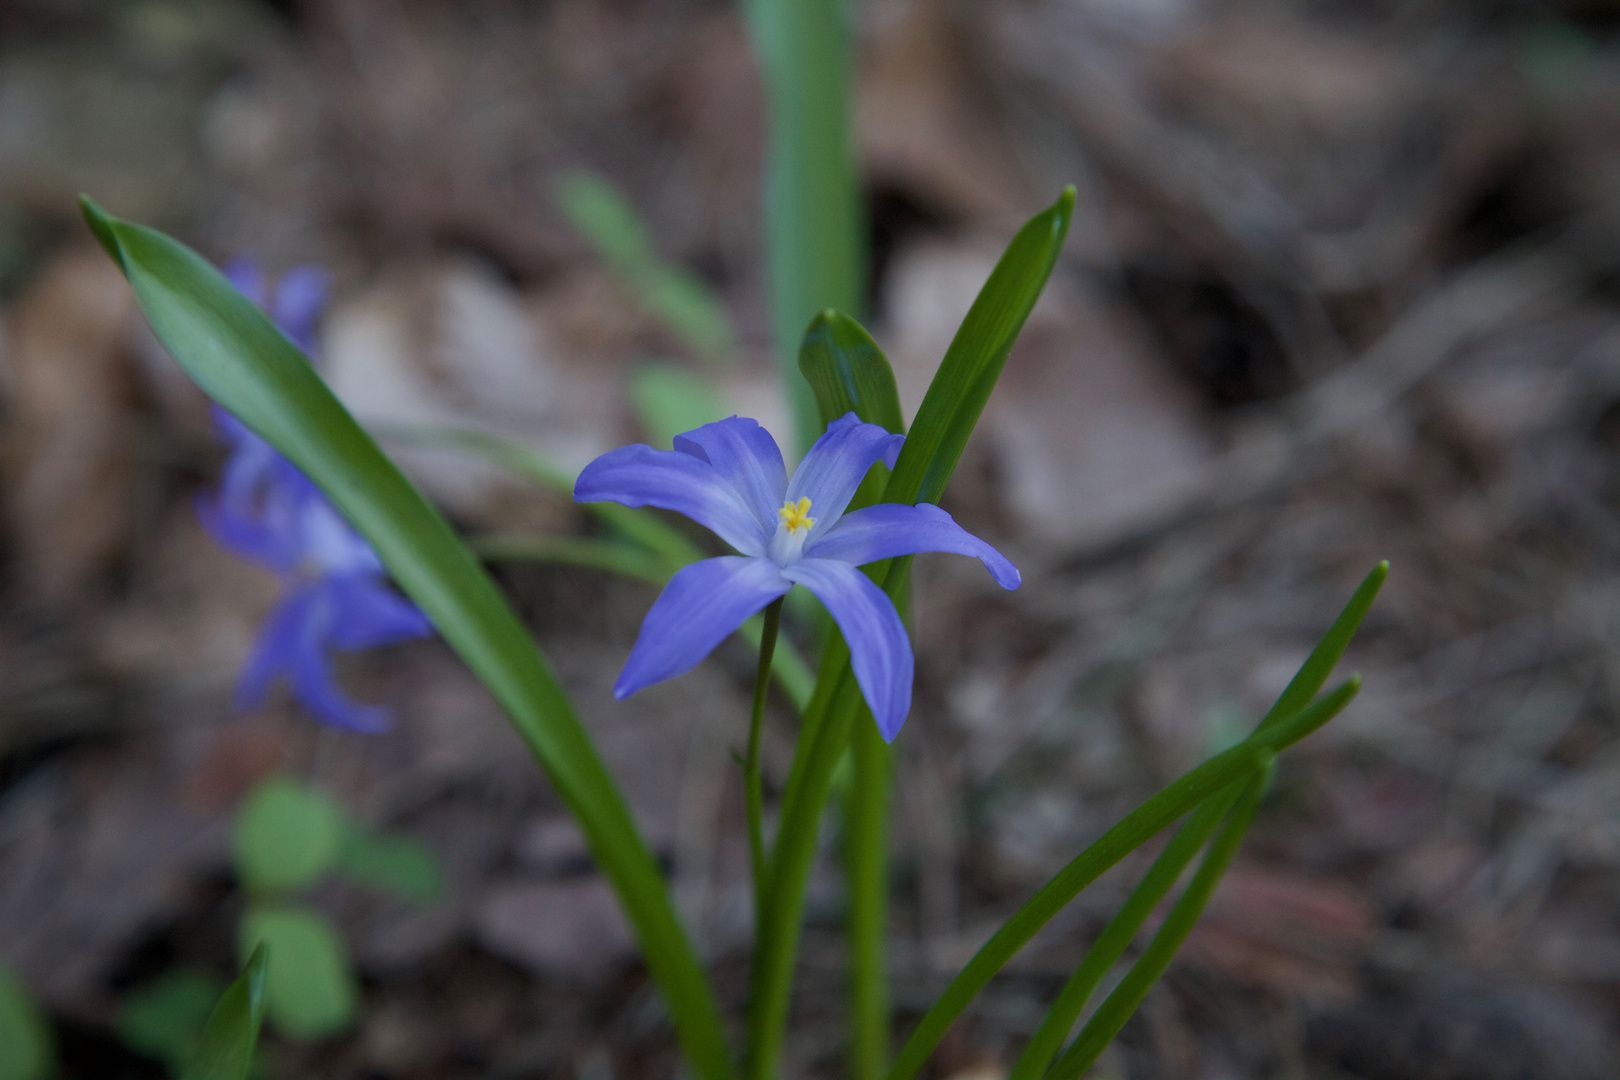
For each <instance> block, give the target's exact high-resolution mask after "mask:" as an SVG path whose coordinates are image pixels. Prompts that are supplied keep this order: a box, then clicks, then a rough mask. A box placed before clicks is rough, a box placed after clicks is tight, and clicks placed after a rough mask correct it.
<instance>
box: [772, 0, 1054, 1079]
mask: <svg viewBox="0 0 1620 1080" xmlns="http://www.w3.org/2000/svg"><path fill="white" fill-rule="evenodd" d="M755 4H756V7H755V12H756V19H757V18H759V17H761V14H760V13H762V12H763V13H765V15H766V16H768V17H769V18H773V19H774V18H779V17H781V18H785V17H786V14H785V11H784V8H785V9H786V11H795V10H797V9H798V8H799V7H801V6H802V7H805V8H819V7H820V6H821V5H819V4H804V5H797V4H788V5H782V4H779V3H778V2H777V0H755ZM1073 211H1074V189H1073V188H1068V189H1066V190H1065V191H1064V192H1063V194H1062V195H1061V196H1060V197H1059V198H1058V201H1057V202H1056V203H1055V204H1054V205H1053V206H1052V207H1050V208H1049V209H1047V210H1044V211H1042V212H1041V213H1039V214H1037V215H1035V217H1033V218H1031V219H1030V221H1029V222H1028V223H1027V224H1026V225H1025V226H1024V227H1023V228H1022V229H1020V230H1019V232H1018V234H1017V236H1015V237H1014V238H1013V241H1012V243H1011V244H1010V245H1009V246H1008V248H1007V251H1006V252H1005V253H1004V254H1003V255H1002V257H1001V259H1000V261H999V262H997V263H996V267H995V270H994V271H992V272H991V275H990V278H989V280H987V281H986V282H985V285H984V288H983V289H981V290H980V292H979V296H978V298H977V299H976V300H974V302H973V306H972V307H971V308H970V309H969V310H968V314H967V317H966V319H965V320H964V321H963V323H962V326H961V328H960V329H959V330H958V331H957V334H956V337H955V338H954V339H953V340H952V342H951V346H950V349H949V350H948V351H947V352H946V354H945V359H944V360H943V361H942V362H941V364H940V368H939V371H938V372H937V373H936V374H935V376H934V379H933V382H932V383H931V384H930V385H929V388H928V393H927V395H926V396H925V397H924V398H923V404H922V408H921V409H920V410H919V411H918V413H917V420H916V422H915V423H914V424H913V425H912V428H911V431H910V433H909V434H908V435H907V436H906V444H905V447H904V448H903V449H902V450H901V452H900V460H899V461H898V462H897V463H896V466H895V471H894V472H893V474H891V475H890V477H889V480H888V483H887V485H885V486H884V488H883V495H882V498H883V500H884V501H886V502H899V503H917V502H938V501H939V497H940V495H941V493H942V492H943V491H944V488H945V484H946V481H948V480H949V479H950V475H951V472H952V471H953V470H954V469H955V468H956V462H957V460H958V459H959V458H960V457H961V453H962V447H963V445H965V444H966V442H967V436H968V433H969V432H970V431H971V430H972V427H973V425H974V424H975V423H977V421H978V417H979V413H980V412H981V411H982V410H983V408H984V403H985V401H986V400H987V399H988V398H989V396H990V391H991V389H992V388H993V387H994V385H995V382H996V379H997V378H999V377H1000V374H1001V369H1002V367H1003V365H1004V364H1005V363H1006V359H1007V354H1008V353H1009V352H1010V351H1011V349H1012V344H1013V341H1014V339H1016V338H1017V336H1018V331H1019V330H1020V329H1021V328H1022V327H1023V324H1024V320H1025V318H1026V317H1027V316H1028V315H1029V312H1030V310H1031V309H1032V308H1033V307H1034V306H1035V300H1036V298H1037V297H1038V296H1039V295H1040V291H1041V289H1042V287H1043V286H1044V285H1045V284H1046V279H1047V277H1048V276H1049V275H1050V273H1051V270H1052V267H1053V265H1055V263H1056V261H1057V255H1058V251H1059V250H1060V249H1061V248H1062V246H1063V239H1064V237H1065V236H1066V235H1067V233H1068V228H1069V220H1070V218H1071V217H1072V216H1073ZM829 321H830V320H829ZM811 329H812V331H815V330H817V329H818V327H816V326H812V328H811ZM836 329H837V330H838V331H839V336H838V337H833V336H831V335H830V334H829V335H828V338H827V341H828V347H829V348H830V347H831V345H832V343H833V342H840V343H841V344H840V345H839V347H840V348H843V349H844V350H845V352H846V354H847V357H848V359H847V361H841V360H838V359H837V358H830V359H821V358H817V357H816V356H815V351H816V350H817V349H818V348H820V347H821V346H820V345H819V344H817V345H812V361H811V362H812V366H813V367H822V366H824V367H826V368H827V369H828V370H829V371H832V372H834V374H833V375H832V376H831V377H824V378H821V379H819V381H820V382H821V383H822V384H823V395H824V402H825V405H826V406H831V407H836V405H837V403H838V402H839V400H840V396H839V395H841V394H850V391H849V390H848V389H842V390H840V389H839V386H838V383H839V382H840V381H841V378H840V377H838V376H837V375H836V367H837V365H838V364H839V363H842V362H848V363H850V364H851V365H853V364H855V363H856V361H857V358H860V362H862V363H864V364H868V365H871V364H875V362H876V358H877V357H881V355H882V353H881V350H876V347H875V346H873V350H874V351H867V350H865V349H864V347H863V345H862V343H860V342H859V337H858V335H855V334H854V332H853V330H852V329H851V328H850V327H848V326H843V325H840V326H839V327H837V328H836ZM879 381H880V379H879V378H878V377H874V375H873V373H871V372H868V373H867V377H866V379H865V381H864V382H862V381H855V383H854V385H855V387H856V390H855V392H856V393H863V392H864V391H865V389H867V388H873V389H875V387H876V386H877V385H878V383H879ZM805 385H806V386H809V385H810V384H809V382H808V380H807V381H806V383H805ZM811 396H812V397H813V396H814V395H813V394H812V395H811ZM850 400H854V397H853V395H850ZM862 400H863V401H866V400H867V399H866V398H864V397H863V399H862ZM868 404H869V405H870V406H871V407H874V408H887V407H888V406H887V404H886V402H885V395H884V393H883V392H881V391H877V392H875V393H874V394H873V395H872V396H871V398H870V401H869V402H868ZM821 407H824V406H823V405H822V404H818V405H817V409H818V410H819V409H820V408H821ZM895 411H896V412H898V408H897V407H896V408H895ZM817 415H818V416H819V411H818V414H817ZM876 471H877V470H874V472H876ZM910 571H911V557H910V556H907V557H905V558H899V559H892V560H889V561H888V562H885V563H875V564H873V565H871V566H869V567H867V568H866V573H867V574H868V575H869V576H870V577H871V578H872V580H873V581H875V582H877V583H879V584H880V585H881V586H882V587H883V589H884V591H885V592H886V593H887V594H888V596H889V598H890V599H891V600H893V601H894V602H895V605H896V607H897V608H898V609H899V610H901V611H905V610H906V606H905V604H906V601H905V597H906V595H907V590H908V588H909V582H910ZM871 722H872V720H871V714H870V711H869V710H867V708H866V705H865V702H864V701H863V700H862V699H861V696H860V690H859V688H858V687H857V686H856V684H855V679H854V676H853V674H852V673H851V672H850V670H849V650H848V647H847V645H845V643H844V641H843V638H842V637H841V636H840V635H838V634H836V633H835V634H833V635H832V638H831V640H830V642H829V644H828V646H827V650H826V652H825V654H824V656H823V660H822V666H821V671H820V675H819V678H818V680H817V684H816V696H815V697H814V698H813V699H812V700H811V703H810V705H809V706H808V707H807V708H806V709H805V713H804V723H803V725H802V726H801V728H800V732H799V742H798V746H797V748H796V749H795V752H794V756H793V766H792V769H791V770H790V771H789V773H788V782H787V788H786V790H785V791H784V792H783V796H782V811H781V822H782V824H781V827H780V832H779V834H778V836H777V840H776V848H775V851H774V853H773V855H772V859H771V879H772V880H771V885H770V888H769V890H768V891H767V905H766V913H765V918H764V919H763V920H761V923H760V929H759V940H758V943H757V945H756V948H755V950H754V967H753V971H752V1000H751V1007H752V1009H753V1013H752V1015H751V1016H750V1021H749V1048H748V1057H747V1062H746V1072H747V1074H748V1075H749V1076H750V1077H751V1078H753V1080H765V1078H766V1077H767V1076H768V1075H769V1074H770V1072H771V1071H772V1070H773V1069H774V1068H775V1061H776V1057H777V1055H778V1053H779V1052H780V1049H781V1043H782V1038H783V1033H784V1030H785V1027H786V1023H787V1011H788V1001H789V997H790V995H791V990H792V980H793V967H794V962H795V957H796V955H797V952H798V942H799V933H800V920H801V918H802V916H803V912H804V890H805V887H806V886H807V885H808V883H809V875H810V865H811V862H812V860H813V859H814V857H815V852H816V842H817V838H818V836H819V831H820V829H819V826H820V821H821V814H822V811H823V809H824V808H825V807H826V804H827V796H828V793H829V790H830V786H831V783H832V775H833V769H834V768H835V767H836V766H837V764H838V761H839V759H840V758H841V757H842V756H843V753H844V750H845V748H846V747H847V746H848V743H849V737H850V732H851V731H853V730H854V725H855V724H857V723H871Z"/></svg>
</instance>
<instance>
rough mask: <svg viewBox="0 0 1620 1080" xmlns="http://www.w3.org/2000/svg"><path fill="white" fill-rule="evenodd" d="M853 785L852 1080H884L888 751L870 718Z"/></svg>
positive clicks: (864, 719)
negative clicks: (882, 1079)
mask: <svg viewBox="0 0 1620 1080" xmlns="http://www.w3.org/2000/svg"><path fill="white" fill-rule="evenodd" d="M850 742H851V748H852V750H853V752H854V759H855V782H854V784H853V786H852V787H851V789H850V793H849V800H848V804H847V810H846V812H845V814H844V866H845V874H846V875H847V877H848V879H849V952H850V985H849V999H850V1001H849V1003H850V1022H851V1031H850V1053H849V1075H850V1077H851V1080H881V1078H882V1076H883V1072H884V1070H885V1069H887V1068H888V1067H889V990H888V963H887V958H886V956H885V952H886V950H885V945H886V937H887V934H886V931H887V925H886V924H887V922H888V900H889V895H888V894H889V888H888V886H889V875H888V854H889V850H888V849H889V828H888V824H889V766H890V762H889V746H888V744H887V743H885V742H884V741H883V735H882V733H880V732H879V731H878V728H877V724H875V723H873V721H872V718H871V717H870V716H861V717H859V718H857V719H856V721H855V732H854V735H853V738H852V739H851V740H850Z"/></svg>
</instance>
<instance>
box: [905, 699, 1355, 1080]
mask: <svg viewBox="0 0 1620 1080" xmlns="http://www.w3.org/2000/svg"><path fill="white" fill-rule="evenodd" d="M1360 689H1361V680H1360V679H1359V678H1355V677H1352V678H1351V679H1349V680H1348V681H1346V682H1344V683H1342V684H1340V685H1339V686H1338V687H1337V688H1336V689H1334V690H1333V691H1332V692H1331V693H1329V694H1327V695H1326V696H1324V697H1323V698H1321V699H1320V700H1318V701H1317V702H1316V703H1314V704H1313V705H1311V706H1310V707H1309V708H1307V709H1304V710H1303V711H1301V712H1299V713H1296V714H1295V715H1293V716H1291V717H1289V718H1288V719H1286V720H1281V721H1279V722H1277V723H1276V724H1274V725H1272V726H1271V727H1270V728H1268V729H1267V730H1265V731H1257V732H1256V733H1255V734H1253V735H1251V736H1249V737H1248V738H1247V739H1245V740H1244V741H1243V742H1241V743H1239V744H1238V745H1237V746H1234V747H1232V749H1230V750H1227V751H1225V752H1224V753H1220V754H1217V755H1215V756H1214V757H1212V758H1210V759H1209V760H1208V761H1206V762H1204V763H1203V764H1202V765H1200V766H1198V767H1197V768H1195V769H1193V770H1192V771H1190V772H1188V773H1185V774H1184V775H1182V776H1181V777H1180V778H1179V779H1177V780H1174V781H1172V782H1171V783H1170V784H1169V785H1167V786H1166V787H1164V788H1163V789H1162V790H1160V791H1159V792H1158V793H1157V794H1155V795H1154V796H1152V797H1151V798H1149V799H1148V800H1147V801H1146V802H1144V803H1142V805H1140V806H1138V807H1137V808H1136V809H1135V810H1132V811H1131V812H1130V813H1129V814H1127V815H1126V816H1125V817H1124V818H1123V819H1122V820H1121V821H1120V822H1119V823H1118V824H1116V825H1115V826H1114V827H1113V828H1111V829H1109V830H1108V831H1107V832H1105V833H1104V834H1103V835H1102V836H1101V837H1100V838H1099V839H1098V840H1097V841H1096V842H1095V843H1093V844H1092V845H1091V846H1090V847H1088V848H1086V850H1085V851H1082V852H1081V853H1080V854H1079V855H1077V856H1076V857H1075V858H1074V859H1073V861H1071V862H1070V863H1069V864H1068V865H1067V866H1065V867H1064V868H1063V869H1062V870H1060V871H1058V874H1057V876H1056V877H1054V878H1053V879H1052V880H1051V881H1049V882H1047V883H1046V884H1045V885H1043V886H1042V887H1041V889H1040V891H1039V892H1037V893H1036V894H1035V895H1034V896H1033V897H1031V898H1030V899H1029V900H1028V901H1027V902H1026V903H1025V904H1024V906H1023V907H1021V908H1019V909H1018V911H1017V912H1015V913H1014V914H1013V916H1012V918H1010V919H1008V920H1007V921H1006V922H1005V923H1003V924H1002V926H1001V929H999V930H997V931H996V932H995V934H994V935H992V936H991V938H990V940H989V941H987V942H986V943H985V944H984V947H983V948H981V949H980V950H979V951H978V953H976V954H975V955H974V957H973V959H972V960H970V961H968V964H967V966H966V967H965V968H963V969H962V971H961V972H960V973H959V974H958V975H957V976H956V978H955V979H953V980H951V984H950V985H949V986H947V987H946V988H945V992H944V993H943V994H941V995H940V996H939V1000H937V1001H936V1002H934V1005H933V1007H932V1008H930V1009H929V1010H928V1012H927V1013H926V1014H924V1016H923V1018H922V1020H921V1021H920V1022H919V1023H918V1024H917V1028H916V1030H915V1031H913V1032H912V1033H911V1037H910V1038H909V1039H907V1040H906V1044H905V1046H904V1047H903V1048H902V1049H901V1051H900V1055H899V1057H897V1058H896V1059H895V1063H894V1067H893V1068H891V1069H890V1070H889V1080H909V1078H910V1077H912V1076H915V1075H916V1073H917V1070H918V1069H919V1068H921V1067H922V1064H923V1062H924V1061H926V1060H927V1058H928V1055H929V1054H930V1053H932V1052H933V1049H934V1047H935V1046H937V1045H938V1043H939V1040H940V1038H941V1037H942V1036H943V1035H944V1034H945V1031H946V1029H947V1028H949V1027H950V1026H951V1024H952V1022H954V1021H955V1020H956V1018H957V1017H958V1016H960V1015H961V1014H962V1010H963V1009H965V1008H967V1006H968V1003H969V1002H971V1001H972V1000H973V999H974V998H975V997H977V996H978V993H979V991H980V990H982V989H984V987H985V985H986V984H987V983H989V981H990V980H991V979H992V978H993V977H994V976H995V974H996V972H998V971H1000V970H1001V969H1002V967H1004V966H1005V965H1006V963H1007V961H1008V960H1010V959H1012V957H1013V955H1014V954H1015V953H1017V952H1018V950H1019V949H1021V948H1023V947H1024V946H1025V945H1026V944H1028V942H1029V939H1030V938H1032V937H1034V936H1035V933H1036V932H1037V931H1038V930H1040V928H1041V927H1043V926H1045V925H1046V924H1047V922H1048V921H1050V920H1051V918H1052V916H1054V915H1056V914H1057V913H1058V912H1059V911H1061V910H1062V909H1063V908H1064V907H1065V906H1066V905H1067V904H1068V903H1069V901H1071V900H1073V899H1074V898H1075V897H1076V896H1078V895H1079V894H1080V891H1081V890H1082V889H1084V888H1085V887H1086V886H1088V885H1090V884H1091V883H1092V882H1093V881H1096V880H1097V878H1098V877H1099V876H1100V875H1101V874H1103V872H1105V871H1106V870H1108V869H1109V868H1110V867H1112V866H1114V865H1115V864H1116V863H1118V862H1119V860H1121V859H1123V858H1124V857H1125V856H1126V855H1129V854H1130V853H1131V852H1133V851H1135V850H1136V849H1137V848H1139V847H1141V846H1142V845H1143V844H1145V843H1146V842H1147V841H1148V840H1150V839H1151V838H1152V837H1154V836H1155V835H1157V834H1158V833H1159V832H1160V831H1161V830H1163V829H1164V828H1166V827H1167V826H1169V825H1170V824H1171V823H1172V822H1175V821H1177V820H1178V819H1180V818H1181V816H1182V815H1183V814H1186V813H1187V812H1188V811H1189V810H1191V809H1192V808H1193V807H1195V806H1197V805H1198V804H1200V803H1202V802H1203V801H1204V800H1206V799H1208V798H1209V797H1210V796H1211V795H1213V794H1215V793H1216V792H1217V791H1219V790H1221V789H1222V788H1224V787H1226V786H1227V785H1228V784H1230V783H1232V782H1233V781H1234V780H1236V779H1238V778H1239V777H1240V776H1242V775H1243V774H1245V773H1247V772H1249V771H1250V770H1252V769H1256V768H1258V767H1260V765H1262V764H1264V762H1265V761H1266V760H1267V758H1268V755H1272V754H1276V753H1277V752H1278V751H1280V750H1283V749H1285V748H1286V747H1289V746H1292V745H1293V744H1294V743H1296V742H1298V741H1299V740H1300V739H1303V738H1304V737H1305V736H1307V735H1309V734H1310V733H1311V732H1313V731H1315V730H1316V729H1317V728H1319V727H1321V726H1322V725H1323V724H1325V723H1327V722H1328V721H1329V720H1331V719H1333V717H1335V716H1337V715H1338V714H1339V712H1340V711H1341V710H1343V709H1344V707H1345V706H1346V705H1348V704H1349V703H1350V701H1351V700H1352V699H1353V698H1354V697H1355V696H1356V693H1357V691H1359V690H1360Z"/></svg>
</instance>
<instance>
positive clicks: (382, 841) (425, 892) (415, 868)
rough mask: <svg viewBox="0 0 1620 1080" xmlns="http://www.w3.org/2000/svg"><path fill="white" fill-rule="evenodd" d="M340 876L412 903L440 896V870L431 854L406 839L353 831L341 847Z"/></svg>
mask: <svg viewBox="0 0 1620 1080" xmlns="http://www.w3.org/2000/svg"><path fill="white" fill-rule="evenodd" d="M339 869H340V870H341V871H342V873H343V875H344V876H345V877H347V878H349V879H350V880H352V881H355V882H357V883H359V884H361V885H366V886H369V887H370V888H373V889H377V890H380V891H382V892H386V893H392V894H393V895H394V896H397V897H399V898H400V899H401V900H408V901H410V902H411V903H413V904H431V903H433V902H434V901H436V900H438V899H439V898H440V897H441V896H443V895H444V871H443V870H442V869H441V868H440V867H439V860H438V858H437V856H435V855H434V854H433V851H432V850H431V849H430V848H429V847H428V846H427V845H426V844H424V843H422V842H421V841H420V840H417V839H415V838H414V837H410V836H400V835H398V834H387V833H381V834H379V833H362V832H359V831H355V832H354V833H352V834H351V835H350V836H349V838H348V842H347V843H345V844H344V845H343V855H342V863H341V865H340V867H339Z"/></svg>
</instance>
